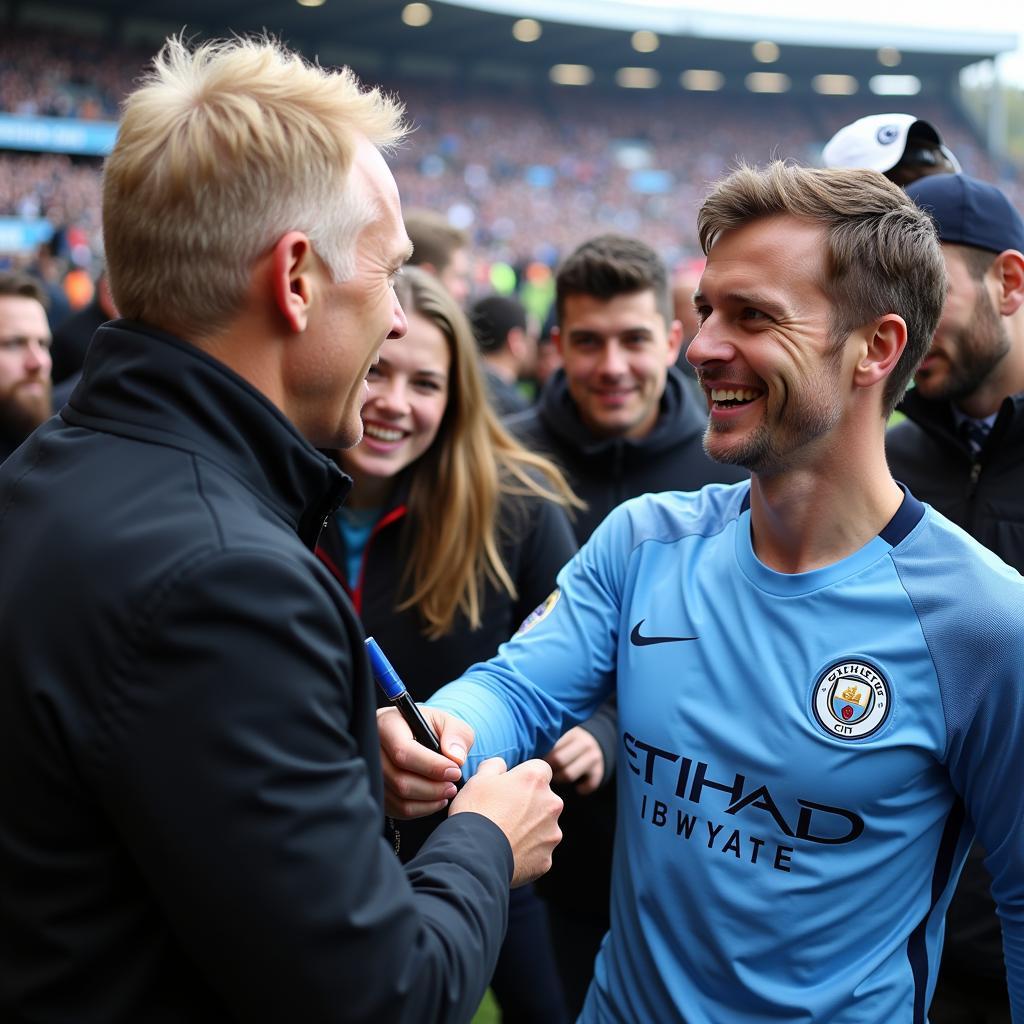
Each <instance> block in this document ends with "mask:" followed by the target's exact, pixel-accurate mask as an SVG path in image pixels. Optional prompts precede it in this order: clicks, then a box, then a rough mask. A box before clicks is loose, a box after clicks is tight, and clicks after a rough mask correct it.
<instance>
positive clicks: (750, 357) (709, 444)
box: [687, 216, 845, 474]
mask: <svg viewBox="0 0 1024 1024" xmlns="http://www.w3.org/2000/svg"><path fill="white" fill-rule="evenodd" d="M824 252H825V234H824V230H823V229H822V228H820V227H818V226H816V225H814V224H811V223H809V222H806V221H801V220H798V219H797V218H795V217H790V216H775V217H767V218H764V219H762V220H757V221H754V222H752V223H750V224H747V225H744V226H743V227H739V228H734V229H733V230H731V231H726V232H725V233H724V234H722V236H721V237H720V238H719V239H718V241H716V242H715V244H714V246H713V247H712V249H711V252H710V254H709V255H708V264H707V268H706V270H705V271H704V274H703V276H702V277H701V283H700V286H699V288H698V291H697V295H696V297H695V304H696V306H697V310H698V314H699V316H700V320H701V327H700V330H699V332H698V333H697V336H696V338H694V340H693V341H692V342H691V344H690V347H689V349H688V351H687V359H688V360H689V361H690V363H692V364H693V366H694V367H695V368H696V370H697V374H698V377H699V379H700V382H701V385H702V387H703V388H704V392H705V395H706V396H707V401H708V409H709V412H710V416H709V421H708V427H707V431H706V433H705V436H704V446H705V449H706V450H707V452H708V454H709V455H710V456H711V457H712V458H714V459H717V460H718V461H719V462H727V463H734V464H737V465H741V466H744V467H746V468H747V469H749V470H751V471H752V472H756V473H760V474H768V473H775V472H779V471H781V470H783V469H786V468H789V467H791V466H793V465H794V464H796V463H797V462H799V461H800V460H801V459H805V458H807V457H812V456H813V454H814V452H815V451H816V450H818V448H819V447H820V445H819V441H820V440H821V439H823V438H825V437H827V436H828V435H830V434H831V433H832V432H833V430H834V428H835V427H836V426H837V424H839V423H840V421H841V419H842V416H843V412H844V407H843V395H842V392H841V388H840V365H841V362H842V357H843V352H844V348H845V344H844V345H843V346H836V345H835V344H834V342H833V339H832V337H831V334H830V330H829V323H830V321H829V314H830V309H831V306H830V302H829V300H828V298H827V296H826V295H825V292H824V291H823V289H822V285H821V283H820V282H821V281H822V279H823V275H824V268H823V255H822V254H823V253H824Z"/></svg>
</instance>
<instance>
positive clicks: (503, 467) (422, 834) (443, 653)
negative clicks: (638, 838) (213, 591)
mask: <svg viewBox="0 0 1024 1024" xmlns="http://www.w3.org/2000/svg"><path fill="white" fill-rule="evenodd" d="M400 287H401V289H402V294H401V298H402V305H403V307H404V308H405V311H406V313H407V315H408V320H409V329H408V333H407V334H406V336H405V337H404V338H402V339H400V340H391V341H387V342H385V343H384V346H383V347H382V349H381V352H380V359H379V361H378V363H377V364H376V365H375V366H374V367H372V368H371V370H370V374H369V376H368V377H367V383H368V387H369V397H368V398H367V400H366V403H365V405H364V406H363V413H362V415H363V430H364V433H363V440H362V441H361V443H360V444H359V445H357V446H356V447H355V448H352V449H348V450H345V451H341V452H339V453H338V460H339V462H340V464H341V466H342V468H343V469H344V470H345V471H346V472H347V473H348V474H349V475H350V476H351V477H352V479H353V482H354V483H353V488H352V493H351V495H350V496H349V498H348V500H347V501H346V503H345V506H344V507H343V508H342V510H341V511H340V512H339V513H338V514H337V516H336V517H335V519H334V521H333V522H331V523H330V524H329V525H328V529H327V530H325V531H324V533H323V534H322V535H321V543H320V547H319V548H318V551H317V553H318V555H319V556H320V558H321V560H322V561H323V562H324V563H325V564H326V565H327V566H328V567H329V568H330V569H331V571H332V572H333V573H334V574H335V575H336V576H337V577H338V579H339V580H341V582H342V583H343V584H344V585H345V587H346V588H347V589H348V591H349V593H350V595H351V596H352V600H353V603H354V604H355V607H356V610H357V611H358V613H359V615H360V617H361V619H362V622H363V625H364V627H365V629H366V632H367V633H368V634H371V635H373V636H375V637H376V638H377V640H378V641H379V642H380V644H381V646H382V647H383V649H384V651H385V652H386V654H387V656H388V658H389V659H390V660H391V662H392V663H393V664H394V666H395V668H396V669H397V671H398V673H399V675H400V676H401V677H402V678H403V680H404V681H405V684H406V686H407V687H408V688H409V692H410V693H411V694H412V696H413V698H414V699H416V700H418V701H422V700H426V699H427V698H428V697H429V696H430V695H431V694H432V693H433V692H434V691H435V690H436V689H438V688H439V687H440V686H442V685H443V684H444V683H446V682H448V681H449V680H451V679H454V678H456V677H457V676H458V675H459V674H460V673H461V672H462V671H463V670H464V669H466V668H467V667H468V666H470V665H472V664H473V663H474V662H476V661H480V660H482V659H485V658H488V657H490V656H491V655H492V654H494V652H495V651H496V650H497V647H498V645H499V644H500V643H501V642H502V641H504V640H506V639H508V638H509V637H510V636H511V635H512V633H514V632H515V630H516V628H517V627H518V626H519V624H520V623H521V622H522V620H523V619H524V618H525V617H526V616H527V615H528V614H529V613H530V612H531V611H532V610H533V609H534V608H536V607H537V606H538V605H539V604H541V603H542V602H543V601H544V599H545V598H546V597H547V596H548V594H550V593H551V591H552V590H553V588H554V585H555V575H556V573H557V572H558V570H559V569H560V568H561V567H562V565H563V564H564V563H565V562H566V561H568V559H569V558H570V557H571V556H572V554H573V553H574V552H575V550H576V542H575V540H574V538H573V534H572V530H571V528H570V525H569V520H568V516H567V511H568V510H569V509H570V508H572V507H573V506H578V505H579V504H580V503H579V502H578V501H577V499H576V498H575V497H574V496H573V494H572V492H571V491H570V490H569V487H568V485H567V484H566V483H565V481H564V479H563V478H562V476H561V474H560V472H559V471H558V470H557V469H556V468H555V466H554V465H553V464H552V463H550V462H549V461H547V460H546V459H544V458H542V457H541V456H539V455H536V454H533V453H531V452H529V451H527V450H526V449H525V448H523V447H522V446H521V445H520V444H519V443H518V442H517V441H516V440H514V439H513V437H512V436H511V435H510V434H509V433H508V432H507V431H506V430H505V429H504V428H503V427H502V426H501V424H500V423H499V422H498V419H497V417H496V416H495V414H494V412H493V411H492V409H491V407H490V405H489V404H488V400H487V396H486V389H485V385H484V382H483V377H482V374H481V371H480V369H479V365H478V362H479V357H478V354H477V347H476V343H475V340H474V338H473V334H472V330H471V328H470V326H469V322H468V321H467V319H466V317H465V315H464V314H463V313H462V311H461V310H460V309H459V308H458V306H457V305H456V304H455V301H454V300H453V299H452V298H451V296H449V295H448V293H447V292H446V291H445V290H444V288H443V287H442V286H441V285H439V284H438V282H437V281H436V280H435V279H434V278H433V277H431V276H430V275H429V274H427V273H425V272H423V271H420V270H417V269H416V268H407V269H406V270H405V271H404V273H403V276H402V279H401V285H400ZM442 816H443V812H441V814H439V815H435V816H434V817H432V818H426V819H421V820H420V821H418V822H407V823H403V824H402V827H401V836H402V838H401V846H400V856H401V857H402V859H403V860H408V859H410V858H411V857H412V856H413V855H414V854H415V853H416V852H417V850H418V849H419V847H420V846H421V845H422V843H423V842H424V840H425V839H426V837H427V836H428V835H429V833H430V831H431V830H432V829H433V827H435V826H436V824H437V822H438V821H439V820H440V818H441V817H442ZM509 915H510V916H509V929H508V934H507V938H506V941H505V946H504V947H503V949H502V954H501V957H500V959H499V961H498V967H497V969H496V971H495V975H494V979H493V982H492V988H493V989H494V991H495V994H496V995H497V997H498V1000H499V1002H500V1003H501V1006H502V1017H503V1020H504V1021H505V1024H513V1022H515V1021H519V1020H521V1021H529V1022H531V1024H544V1022H549V1021H550V1022H561V1021H563V1020H565V1019H566V1013H565V1011H564V1009H563V1000H562V996H561V989H560V986H559V982H558V979H557V975H556V973H555V969H554V962H553V957H552V954H551V947H550V939H549V936H548V932H547V922H546V918H545V915H544V910H543V907H542V905H541V904H540V902H539V900H538V899H537V897H536V896H535V895H534V893H533V890H532V887H527V888H525V889H516V890H514V891H513V893H512V900H511V904H510V910H509Z"/></svg>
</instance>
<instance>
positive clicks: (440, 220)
mask: <svg viewBox="0 0 1024 1024" xmlns="http://www.w3.org/2000/svg"><path fill="white" fill-rule="evenodd" d="M404 219H405V231H406V234H407V235H408V236H409V239H410V241H411V242H412V256H410V257H409V263H410V264H411V265H412V266H414V267H418V266H422V264H424V263H429V264H430V265H431V266H432V267H433V268H434V272H435V273H436V274H442V273H444V270H445V268H446V267H447V266H448V264H449V263H451V261H452V254H453V253H454V252H456V250H458V249H465V248H466V246H468V245H469V235H467V234H466V232H465V231H463V230H462V229H461V228H457V227H454V226H453V225H451V224H449V223H448V221H447V219H446V218H445V217H442V216H441V214H439V213H435V212H434V211H433V210H420V209H412V210H406V212H405V215H404Z"/></svg>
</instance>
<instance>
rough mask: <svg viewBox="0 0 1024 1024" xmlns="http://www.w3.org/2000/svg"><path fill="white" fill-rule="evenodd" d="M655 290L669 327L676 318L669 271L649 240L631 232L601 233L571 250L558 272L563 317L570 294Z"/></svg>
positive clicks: (606, 297)
mask: <svg viewBox="0 0 1024 1024" xmlns="http://www.w3.org/2000/svg"><path fill="white" fill-rule="evenodd" d="M646 291H652V292H654V301H655V304H656V305H657V308H658V312H659V313H660V314H661V315H662V316H663V317H664V319H665V326H666V327H668V326H669V325H670V324H671V323H672V320H673V319H674V318H673V310H672V296H671V295H670V294H669V289H668V271H667V270H666V268H665V264H664V263H663V262H662V261H661V259H660V258H659V257H658V254H657V253H656V252H655V251H654V250H653V249H652V248H651V247H650V246H649V245H647V244H646V243H644V242H641V241H640V239H638V238H630V237H629V236H628V235H614V234H608V235H598V236H597V237H596V238H591V239H589V240H588V241H586V242H584V243H583V244H582V245H581V246H579V248H577V249H576V250H575V251H574V252H572V253H570V254H569V255H568V256H567V257H566V258H565V260H564V261H563V263H562V264H561V266H560V267H559V268H558V271H557V273H556V274H555V311H556V312H557V314H558V319H559V321H561V319H562V314H563V313H564V311H565V300H566V298H567V297H568V296H569V295H592V296H593V297H594V298H596V299H602V300H604V301H607V300H609V299H614V298H615V297H616V296H617V295H634V294H636V293H637V292H646Z"/></svg>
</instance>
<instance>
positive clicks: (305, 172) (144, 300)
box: [103, 37, 407, 337]
mask: <svg viewBox="0 0 1024 1024" xmlns="http://www.w3.org/2000/svg"><path fill="white" fill-rule="evenodd" d="M403 114H404V111H403V108H402V105H401V104H400V103H399V102H398V100H397V99H395V98H392V97H390V96H387V95H385V94H383V93H382V92H381V91H380V90H378V89H369V90H364V89H363V88H362V87H361V86H360V83H359V81H358V80H357V79H356V77H355V75H354V74H353V73H352V71H350V70H349V69H348V68H342V69H340V70H327V69H325V68H322V67H319V66H317V65H313V64H310V63H308V62H306V61H305V60H304V59H303V58H302V57H301V56H299V55H298V54H296V53H292V52H290V51H289V50H287V49H285V48H284V47H283V46H282V45H281V44H279V43H278V42H276V41H275V40H273V39H270V38H266V37H260V38H239V39H231V40H219V41H213V42H207V43H203V44H202V45H200V46H198V47H196V48H195V49H190V48H189V47H188V46H187V45H186V44H185V43H184V41H183V40H182V39H180V38H176V37H175V38H171V39H169V40H167V42H166V43H165V45H164V46H163V48H162V49H161V51H160V53H159V54H158V55H157V56H156V58H155V59H154V62H153V67H152V69H151V70H150V71H149V72H148V73H147V75H146V76H145V77H144V79H143V81H142V83H141V85H140V86H139V88H137V89H136V90H135V91H134V92H133V93H131V94H130V95H129V96H128V98H127V100H126V101H125V104H124V111H123V116H122V118H121V124H120V128H119V131H118V136H117V143H116V144H115V146H114V149H113V152H112V153H111V154H110V156H109V157H108V159H107V161H106V166H105V169H104V176H103V236H104V243H105V248H106V259H107V265H108V270H109V275H110V287H111V291H112V293H113V296H114V301H115V303H116V304H117V308H118V309H119V310H120V312H121V315H122V316H125V317H128V318H129V319H132V320H140V321H143V322H145V323H149V324H153V325H154V326H157V327H163V328H166V329H169V330H173V331H176V332H177V333H180V334H183V335H185V336H188V337H202V336H204V335H209V334H212V333H215V332H216V331H217V330H218V329H220V328H222V327H224V326H226V325H227V324H228V323H229V322H230V321H231V320H232V318H233V317H234V316H235V315H236V314H237V313H238V312H239V311H240V309H241V307H242V304H243V301H244V296H245V292H246V289H247V287H248V284H249V274H250V271H251V267H252V264H253V263H254V262H255V260H256V259H257V258H259V257H260V256H261V255H262V254H263V253H265V252H266V251H267V250H268V249H269V248H270V247H272V246H273V244H274V243H275V242H276V241H277V239H278V238H280V237H281V235H283V234H285V233H286V232H287V231H291V230H298V231H303V232H305V233H306V234H307V235H308V236H309V238H310V240H311V242H312V243H313V246H314V248H315V250H316V252H317V254H318V255H319V256H320V258H321V259H322V260H323V261H324V263H325V264H326V265H327V267H328V269H329V271H330V273H331V275H332V277H333V278H334V279H335V280H339V281H341V280H345V279H346V278H348V277H350V276H351V274H352V272H353V266H354V249H355V241H356V238H357V236H358V234H359V232H360V230H361V229H362V228H363V227H364V226H365V225H366V224H367V223H368V222H369V221H370V219H371V218H372V217H373V214H374V209H373V206H372V204H371V202H370V200H369V198H368V197H366V196H364V195H362V194H361V192H359V191H357V190H355V189H353V188H346V184H347V180H348V175H349V170H350V168H351V166H352V161H353V157H354V153H355V150H356V147H357V145H358V143H359V141H360V138H361V137H363V138H366V139H368V140H369V141H370V142H371V143H373V144H374V145H375V146H377V147H379V148H385V147H388V146H391V145H393V144H395V143H397V142H398V141H399V140H400V139H401V138H402V137H403V136H404V135H405V133H406V131H407V128H406V125H405V123H404V120H403Z"/></svg>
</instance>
